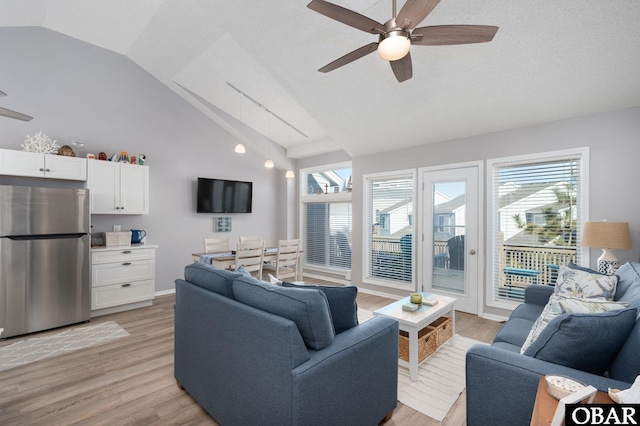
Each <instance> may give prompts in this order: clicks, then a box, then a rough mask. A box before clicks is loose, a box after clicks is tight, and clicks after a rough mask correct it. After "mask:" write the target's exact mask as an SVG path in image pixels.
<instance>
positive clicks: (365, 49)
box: [318, 43, 378, 72]
mask: <svg viewBox="0 0 640 426" xmlns="http://www.w3.org/2000/svg"><path fill="white" fill-rule="evenodd" d="M377 48H378V43H369V44H367V45H366V46H362V47H361V48H359V49H356V50H354V51H353V52H350V53H347V54H346V55H344V56H342V57H340V58H338V59H336V60H335V61H333V62H331V63H330V64H327V65H325V66H324V67H322V68H320V69H319V70H318V71H320V72H329V71H333V70H335V69H336V68H340V67H341V66H343V65H347V64H348V63H349V62H353V61H355V60H356V59H360V58H362V57H363V56H367V55H368V54H369V53H371V52H375V50H376V49H377Z"/></svg>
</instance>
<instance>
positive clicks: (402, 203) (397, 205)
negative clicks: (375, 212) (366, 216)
mask: <svg viewBox="0 0 640 426" xmlns="http://www.w3.org/2000/svg"><path fill="white" fill-rule="evenodd" d="M410 203H411V199H410V198H407V199H405V200H402V201H398V202H397V203H395V204H392V205H390V206H389V207H387V208H386V209H384V210H381V211H380V214H388V213H391V212H392V211H394V210H398V209H399V208H400V207H402V206H406V205H407V204H410Z"/></svg>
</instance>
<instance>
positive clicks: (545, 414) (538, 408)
mask: <svg viewBox="0 0 640 426" xmlns="http://www.w3.org/2000/svg"><path fill="white" fill-rule="evenodd" d="M593 403H594V404H613V403H614V402H613V400H612V399H611V398H609V395H607V394H606V393H604V392H601V391H598V393H596V397H595V399H594V400H593ZM557 406H558V400H557V399H555V398H554V397H552V396H551V395H549V392H547V382H546V381H545V379H544V376H541V377H540V381H539V382H538V392H537V393H536V404H535V406H534V407H533V415H532V416H531V426H549V425H550V424H551V420H553V416H554V414H555V413H556V407H557Z"/></svg>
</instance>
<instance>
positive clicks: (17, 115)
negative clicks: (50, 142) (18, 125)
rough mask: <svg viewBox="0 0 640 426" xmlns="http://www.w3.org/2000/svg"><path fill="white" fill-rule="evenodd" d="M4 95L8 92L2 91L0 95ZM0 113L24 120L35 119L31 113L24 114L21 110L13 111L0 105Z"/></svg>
mask: <svg viewBox="0 0 640 426" xmlns="http://www.w3.org/2000/svg"><path fill="white" fill-rule="evenodd" d="M2 96H7V94H6V93H4V92H3V91H0V97H2ZM0 115H2V116H5V117H9V118H15V119H16V120H22V121H31V120H33V117H31V116H30V115H27V114H22V113H20V112H16V111H12V110H10V109H7V108H2V107H0Z"/></svg>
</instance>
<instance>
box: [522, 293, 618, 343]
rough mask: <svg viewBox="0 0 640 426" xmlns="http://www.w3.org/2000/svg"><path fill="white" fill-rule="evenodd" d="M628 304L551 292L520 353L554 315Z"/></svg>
mask: <svg viewBox="0 0 640 426" xmlns="http://www.w3.org/2000/svg"><path fill="white" fill-rule="evenodd" d="M627 306H629V304H628V303H625V302H612V301H609V300H605V299H602V298H601V299H578V298H574V297H567V296H563V295H561V294H552V295H551V297H549V303H547V305H546V306H545V307H544V309H543V311H542V313H541V314H540V316H539V317H538V319H537V320H536V322H535V323H534V324H533V326H532V327H531V331H529V335H528V336H527V339H526V340H525V342H524V344H523V345H522V348H521V349H520V353H521V354H524V353H525V351H526V350H527V348H528V347H529V346H530V345H531V344H532V343H533V342H535V341H536V339H537V338H538V337H539V336H540V333H542V330H544V329H545V328H546V327H547V325H549V323H550V322H551V320H553V319H554V318H555V317H558V316H560V315H562V314H578V313H585V314H586V313H598V312H607V311H613V310H616V309H624V308H626V307H627Z"/></svg>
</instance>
